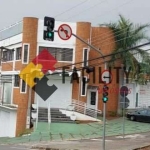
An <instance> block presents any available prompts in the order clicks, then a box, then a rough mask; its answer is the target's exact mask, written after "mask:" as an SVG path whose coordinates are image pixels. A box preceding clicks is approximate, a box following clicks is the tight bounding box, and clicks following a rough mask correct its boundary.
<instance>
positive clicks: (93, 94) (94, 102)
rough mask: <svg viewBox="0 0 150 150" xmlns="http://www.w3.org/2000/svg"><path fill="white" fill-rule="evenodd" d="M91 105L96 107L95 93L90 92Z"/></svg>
mask: <svg viewBox="0 0 150 150" xmlns="http://www.w3.org/2000/svg"><path fill="white" fill-rule="evenodd" d="M91 105H96V92H91Z"/></svg>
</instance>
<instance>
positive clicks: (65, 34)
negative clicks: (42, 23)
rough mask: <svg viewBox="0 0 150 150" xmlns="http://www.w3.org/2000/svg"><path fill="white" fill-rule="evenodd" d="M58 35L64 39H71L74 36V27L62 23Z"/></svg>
mask: <svg viewBox="0 0 150 150" xmlns="http://www.w3.org/2000/svg"><path fill="white" fill-rule="evenodd" d="M58 36H59V37H60V38H61V39H62V40H69V39H70V38H71V36H72V29H71V27H70V26H69V25H67V24H62V25H60V26H59V28H58Z"/></svg>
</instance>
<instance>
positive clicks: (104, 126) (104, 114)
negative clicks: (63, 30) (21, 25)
mask: <svg viewBox="0 0 150 150" xmlns="http://www.w3.org/2000/svg"><path fill="white" fill-rule="evenodd" d="M72 35H73V36H74V37H76V38H77V39H79V40H80V41H82V42H83V43H85V44H86V45H88V46H89V47H90V48H92V49H94V50H96V51H97V52H99V53H100V54H101V55H102V56H104V55H103V53H102V52H101V51H100V50H99V49H97V48H96V47H94V46H92V45H90V44H89V43H87V42H85V41H84V40H83V39H82V38H80V37H78V36H77V35H75V34H73V33H72ZM103 60H104V70H106V69H107V63H106V61H105V58H104V57H103ZM105 129H106V103H103V150H105Z"/></svg>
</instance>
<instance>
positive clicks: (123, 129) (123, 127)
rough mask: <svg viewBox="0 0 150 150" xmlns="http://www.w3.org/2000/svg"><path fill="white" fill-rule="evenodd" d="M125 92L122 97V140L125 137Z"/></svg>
mask: <svg viewBox="0 0 150 150" xmlns="http://www.w3.org/2000/svg"><path fill="white" fill-rule="evenodd" d="M124 112H125V91H124V95H123V126H122V131H123V132H122V133H123V138H124V135H125V114H124Z"/></svg>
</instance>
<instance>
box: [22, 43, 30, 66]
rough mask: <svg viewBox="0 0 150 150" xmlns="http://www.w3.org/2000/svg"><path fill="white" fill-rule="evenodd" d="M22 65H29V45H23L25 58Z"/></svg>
mask: <svg viewBox="0 0 150 150" xmlns="http://www.w3.org/2000/svg"><path fill="white" fill-rule="evenodd" d="M22 59H23V60H22V63H23V64H27V63H28V61H29V60H28V59H29V44H24V45H23V58H22Z"/></svg>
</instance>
